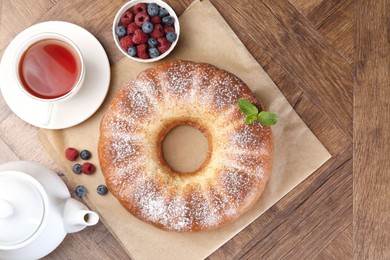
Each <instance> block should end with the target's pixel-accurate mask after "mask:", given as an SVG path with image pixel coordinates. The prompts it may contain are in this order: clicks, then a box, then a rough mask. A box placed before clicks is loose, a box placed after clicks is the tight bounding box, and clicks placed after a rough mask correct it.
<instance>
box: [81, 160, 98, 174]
mask: <svg viewBox="0 0 390 260" xmlns="http://www.w3.org/2000/svg"><path fill="white" fill-rule="evenodd" d="M95 170H96V168H95V165H93V164H92V163H89V162H86V163H83V166H82V172H83V173H84V174H87V175H89V174H92V173H94V172H95Z"/></svg>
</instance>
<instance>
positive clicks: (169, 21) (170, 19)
mask: <svg viewBox="0 0 390 260" xmlns="http://www.w3.org/2000/svg"><path fill="white" fill-rule="evenodd" d="M174 22H175V18H173V17H172V16H165V17H163V18H162V24H163V25H168V26H169V25H172V24H173V23H174Z"/></svg>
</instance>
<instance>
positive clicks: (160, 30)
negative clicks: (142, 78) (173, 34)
mask: <svg viewBox="0 0 390 260" xmlns="http://www.w3.org/2000/svg"><path fill="white" fill-rule="evenodd" d="M150 36H151V37H153V38H156V39H158V38H161V37H163V36H164V27H163V26H162V25H161V24H156V25H155V26H154V29H153V32H151V33H150Z"/></svg>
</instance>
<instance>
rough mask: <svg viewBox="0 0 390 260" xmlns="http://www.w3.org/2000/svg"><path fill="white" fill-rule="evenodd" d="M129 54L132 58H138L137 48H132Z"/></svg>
mask: <svg viewBox="0 0 390 260" xmlns="http://www.w3.org/2000/svg"><path fill="white" fill-rule="evenodd" d="M127 53H128V54H129V55H130V56H131V57H137V47H135V46H131V47H130V48H129V49H128V50H127Z"/></svg>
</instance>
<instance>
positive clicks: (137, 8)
mask: <svg viewBox="0 0 390 260" xmlns="http://www.w3.org/2000/svg"><path fill="white" fill-rule="evenodd" d="M133 10H134V13H135V14H138V13H144V14H146V4H144V3H139V4H136V5H135V6H134V9H133Z"/></svg>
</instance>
